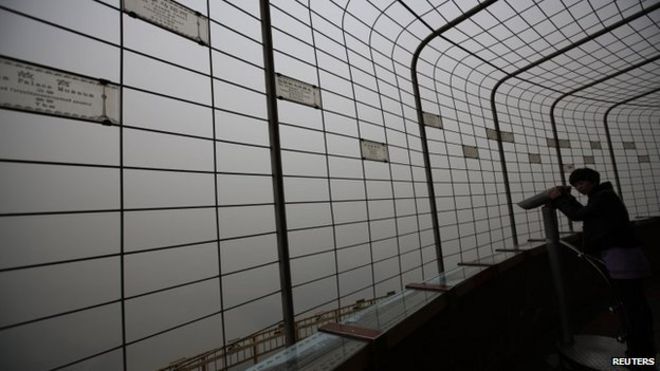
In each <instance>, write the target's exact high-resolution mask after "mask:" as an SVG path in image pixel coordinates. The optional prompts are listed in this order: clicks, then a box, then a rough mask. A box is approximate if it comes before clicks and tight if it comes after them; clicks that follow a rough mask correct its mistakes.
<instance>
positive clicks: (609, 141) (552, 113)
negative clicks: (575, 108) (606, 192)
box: [550, 55, 660, 196]
mask: <svg viewBox="0 0 660 371" xmlns="http://www.w3.org/2000/svg"><path fill="white" fill-rule="evenodd" d="M658 59H660V55H656V56H655V57H653V58H649V59H645V60H643V61H641V62H639V63H636V64H634V65H632V66H629V67H627V68H624V69H622V70H620V71H617V72H615V73H613V74H610V75H607V76H604V77H602V78H600V79H598V80H594V81H592V82H590V83H588V84H586V85H582V86H581V87H579V88H576V89H573V90H571V91H569V92H566V93H564V94H562V95H560V96H559V98H557V99H556V100H555V101H554V102H553V103H552V106H551V107H550V124H551V125H552V135H553V138H554V140H555V143H556V144H557V145H556V146H555V148H556V149H557V160H558V162H559V171H560V174H561V175H562V177H563V176H565V175H564V162H563V160H562V157H561V149H560V148H559V145H558V143H559V137H558V135H557V123H556V120H555V108H556V107H557V104H559V102H560V101H561V100H562V99H564V98H566V97H568V96H569V95H573V94H575V93H577V92H579V91H582V90H584V89H587V88H590V87H592V86H594V85H597V84H600V83H601V82H604V81H607V80H609V79H611V78H614V77H617V76H619V75H623V74H624V73H627V72H630V71H632V70H635V69H637V68H640V67H642V66H644V65H646V64H649V63H652V62H655V61H657V60H658ZM617 105H618V103H617ZM615 106H616V105H615ZM615 106H613V107H615ZM611 109H612V107H610V109H608V111H607V112H609V111H610V110H611ZM605 135H606V137H607V144H608V146H609V148H610V151H611V152H610V156H611V158H612V165H613V166H614V178H615V179H616V184H617V188H618V190H619V196H621V195H622V194H621V183H620V181H619V172H618V170H617V167H616V162H615V161H614V151H612V139H611V138H610V131H609V129H608V128H607V113H606V114H605ZM564 182H565V179H564V178H562V183H563V184H565V183H564Z"/></svg>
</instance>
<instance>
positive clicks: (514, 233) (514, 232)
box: [490, 80, 520, 248]
mask: <svg viewBox="0 0 660 371" xmlns="http://www.w3.org/2000/svg"><path fill="white" fill-rule="evenodd" d="M502 82H504V80H500V81H498V82H497V84H496V85H495V87H494V88H493V90H492V91H491V92H490V107H491V110H492V111H493V125H494V126H495V133H497V152H498V153H499V155H500V164H501V165H502V178H503V181H504V195H505V196H506V208H507V211H508V212H509V223H511V237H512V238H513V245H514V246H515V248H518V246H519V245H520V243H519V241H518V229H517V227H516V216H515V215H514V213H513V199H512V197H511V182H510V181H509V171H508V170H507V168H506V156H505V154H504V143H502V131H501V130H500V119H499V117H498V116H497V103H496V102H495V96H496V95H497V88H498V87H499V86H500V84H501V83H502Z"/></svg>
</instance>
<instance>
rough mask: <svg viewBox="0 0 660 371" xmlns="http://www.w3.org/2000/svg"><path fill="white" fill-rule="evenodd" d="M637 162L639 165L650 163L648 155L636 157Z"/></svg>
mask: <svg viewBox="0 0 660 371" xmlns="http://www.w3.org/2000/svg"><path fill="white" fill-rule="evenodd" d="M637 160H638V161H639V162H640V163H650V162H651V158H650V157H649V155H639V156H637Z"/></svg>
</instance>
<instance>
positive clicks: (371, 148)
mask: <svg viewBox="0 0 660 371" xmlns="http://www.w3.org/2000/svg"><path fill="white" fill-rule="evenodd" d="M360 149H361V150H362V158H363V159H365V160H373V161H380V162H387V161H389V160H390V156H389V153H388V152H387V145H386V144H384V143H378V142H373V141H371V140H366V139H361V140H360Z"/></svg>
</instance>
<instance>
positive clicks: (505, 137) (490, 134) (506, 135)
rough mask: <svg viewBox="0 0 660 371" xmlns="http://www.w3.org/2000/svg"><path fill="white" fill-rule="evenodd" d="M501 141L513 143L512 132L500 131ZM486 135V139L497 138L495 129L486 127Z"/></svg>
mask: <svg viewBox="0 0 660 371" xmlns="http://www.w3.org/2000/svg"><path fill="white" fill-rule="evenodd" d="M500 136H501V137H502V142H508V143H513V142H514V140H513V133H512V132H510V131H500ZM486 137H487V138H488V139H492V140H497V130H495V129H489V128H486Z"/></svg>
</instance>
